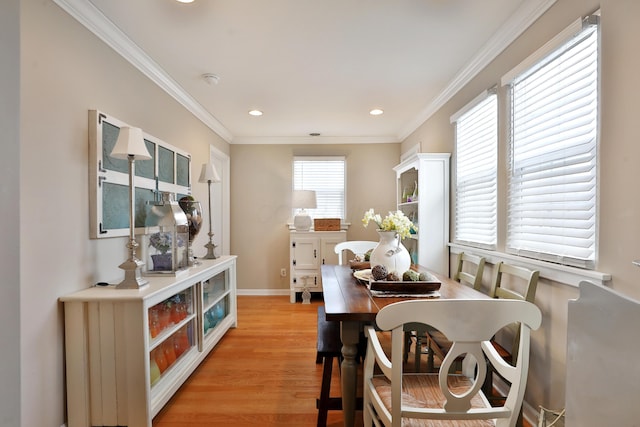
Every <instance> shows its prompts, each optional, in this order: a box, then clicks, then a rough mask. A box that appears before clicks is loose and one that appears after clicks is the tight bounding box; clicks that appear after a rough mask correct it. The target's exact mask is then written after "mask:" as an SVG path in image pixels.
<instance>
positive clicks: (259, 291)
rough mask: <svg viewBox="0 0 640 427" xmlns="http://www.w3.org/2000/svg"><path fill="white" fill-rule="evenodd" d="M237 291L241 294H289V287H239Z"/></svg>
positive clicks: (265, 295) (264, 295)
mask: <svg viewBox="0 0 640 427" xmlns="http://www.w3.org/2000/svg"><path fill="white" fill-rule="evenodd" d="M236 293H237V294H238V295H239V296H241V295H246V296H263V297H270V296H285V295H286V296H289V289H237V290H236Z"/></svg>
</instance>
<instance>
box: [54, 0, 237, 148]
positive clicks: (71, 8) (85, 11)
mask: <svg viewBox="0 0 640 427" xmlns="http://www.w3.org/2000/svg"><path fill="white" fill-rule="evenodd" d="M53 1H54V2H55V3H56V4H57V5H58V6H60V8H62V9H63V10H64V11H65V12H67V13H68V14H69V15H71V16H72V17H73V18H74V19H76V20H77V21H78V22H80V23H81V24H82V25H84V26H85V27H86V28H87V29H88V30H89V31H91V32H92V33H93V34H95V35H96V36H97V37H98V38H100V39H101V40H102V41H103V42H105V43H106V44H107V45H108V46H109V47H111V48H112V49H113V50H115V51H116V52H117V53H118V54H120V55H121V56H122V57H123V58H124V59H126V60H127V61H129V62H130V63H131V64H132V65H133V66H134V67H136V68H137V69H138V70H140V71H141V72H142V73H143V74H144V75H145V76H147V77H148V78H149V79H151V81H153V82H154V83H156V84H157V85H158V86H160V88H161V89H163V90H164V91H165V92H167V93H168V94H169V95H170V96H171V97H173V98H174V99H175V100H176V101H178V102H179V103H180V104H182V106H184V107H185V108H186V109H187V110H188V111H190V112H191V113H192V114H193V115H194V116H196V117H197V118H198V119H199V120H200V121H202V122H203V123H204V124H205V125H206V126H208V127H209V128H210V129H211V130H212V131H214V132H215V133H216V134H218V135H219V136H220V137H221V138H222V139H224V140H225V141H227V142H228V143H231V141H232V140H233V136H232V135H231V132H229V130H227V128H225V127H224V126H223V125H222V124H221V123H220V122H219V121H218V120H217V119H216V118H215V117H214V116H212V115H211V114H210V113H209V112H208V111H207V110H206V109H205V108H204V107H203V106H202V105H200V103H199V102H197V101H196V100H195V99H194V98H193V97H191V96H190V95H189V94H188V93H187V92H186V91H185V90H184V89H183V88H182V86H180V85H179V84H178V83H177V82H176V81H175V80H173V79H172V78H171V76H169V75H168V74H167V73H166V72H165V71H164V70H163V69H162V67H160V65H158V63H156V62H155V61H154V60H153V59H151V58H150V57H149V56H148V55H147V54H146V53H145V52H144V51H143V50H142V49H140V47H138V45H136V44H135V43H134V42H133V41H132V40H131V39H130V38H129V37H127V35H126V34H125V33H123V32H122V31H121V30H120V29H119V28H118V27H117V26H115V25H114V24H113V22H111V21H110V20H109V19H108V18H107V17H106V16H105V15H104V14H103V13H102V12H100V10H99V9H98V8H96V7H95V6H94V5H93V4H91V3H90V2H88V1H86V0H53Z"/></svg>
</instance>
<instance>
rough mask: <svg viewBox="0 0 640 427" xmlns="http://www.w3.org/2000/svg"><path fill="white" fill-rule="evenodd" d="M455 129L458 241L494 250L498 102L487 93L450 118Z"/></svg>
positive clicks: (456, 230)
mask: <svg viewBox="0 0 640 427" xmlns="http://www.w3.org/2000/svg"><path fill="white" fill-rule="evenodd" d="M451 121H452V122H455V129H456V152H455V154H456V163H455V164H456V210H455V241H456V242H457V243H463V244H467V245H471V246H476V247H482V248H485V249H495V248H496V241H497V200H498V173H497V165H498V100H497V96H496V93H495V91H491V92H485V93H483V94H482V95H480V97H478V98H476V99H475V100H474V101H472V102H471V103H470V104H469V105H467V106H466V107H464V108H463V109H462V110H461V111H460V112H458V113H457V114H455V115H454V116H452V117H451Z"/></svg>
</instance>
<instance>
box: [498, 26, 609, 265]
mask: <svg viewBox="0 0 640 427" xmlns="http://www.w3.org/2000/svg"><path fill="white" fill-rule="evenodd" d="M598 24H599V23H598V17H597V16H589V17H586V18H584V19H583V18H581V19H578V20H576V21H574V22H573V23H572V24H571V25H570V26H569V27H568V28H567V29H565V30H564V31H563V32H561V33H560V34H559V35H558V36H556V37H555V38H554V39H552V40H551V41H550V42H549V43H547V44H546V45H545V46H543V47H542V48H541V49H539V50H538V51H536V52H535V53H534V54H533V55H531V56H530V57H528V58H527V59H525V61H523V62H522V63H521V64H519V65H518V66H517V67H515V68H514V69H513V70H511V71H510V72H509V73H507V74H506V75H505V76H504V77H503V78H502V84H503V85H504V86H507V87H508V91H507V92H508V101H509V102H508V103H509V117H508V133H509V141H508V143H507V150H508V161H507V169H508V171H507V172H508V174H507V176H508V179H507V195H506V200H507V218H506V219H507V224H506V241H505V250H506V252H507V253H509V254H513V255H517V256H522V257H527V258H533V259H537V260H541V261H547V262H553V263H558V264H561V265H567V266H572V267H578V268H584V269H591V270H592V269H594V268H595V266H596V263H597V259H598V258H597V252H598V199H599V194H598V193H599V192H598V182H597V181H598V164H599V161H598V160H599V159H598V151H599V150H598V146H599V129H598V128H599V117H600V110H599V106H600V93H599V61H600V41H599V28H598ZM588 32H591V34H589V33H588ZM591 36H594V37H596V40H595V43H596V45H595V53H594V54H595V55H596V59H595V64H594V65H592V67H593V66H595V72H594V74H593V75H595V81H589V80H588V79H586V78H585V81H587V82H588V83H589V84H590V86H591V87H592V88H593V91H592V93H594V95H591V96H593V98H594V103H595V108H594V109H591V110H589V111H590V112H589V114H591V115H594V116H595V117H594V120H593V121H592V122H593V125H592V127H588V132H587V135H589V138H591V139H588V141H587V142H584V141H582V140H580V141H579V142H573V145H571V148H572V149H575V147H579V146H586V147H588V148H589V149H588V150H585V152H584V154H583V156H584V157H585V158H586V159H587V160H588V161H587V162H586V165H585V168H588V169H590V171H589V172H588V173H585V174H584V175H585V176H587V177H588V179H587V180H585V181H582V182H585V185H586V186H587V187H588V188H590V189H589V190H588V191H586V192H585V193H586V195H589V196H590V198H589V200H588V201H583V202H582V203H583V204H585V205H587V208H586V209H585V208H582V209H584V210H585V212H586V214H585V216H589V215H588V214H589V213H590V212H592V213H593V215H592V218H589V219H588V220H580V221H576V222H577V223H578V224H579V225H578V226H579V227H581V228H578V229H576V230H578V231H580V230H584V231H582V233H581V234H582V235H583V236H580V237H574V236H578V234H579V233H578V231H574V232H572V230H574V229H573V227H568V225H569V224H570V220H569V219H567V218H571V217H570V216H567V215H568V214H564V215H563V212H576V211H577V210H578V209H580V208H581V207H580V206H578V202H577V201H575V202H572V203H573V205H574V207H561V208H559V209H558V211H557V212H559V214H558V215H557V216H556V215H553V218H551V219H541V217H542V216H543V215H542V213H536V212H537V211H536V209H538V208H535V207H533V206H532V205H529V206H531V207H529V208H527V207H526V206H527V203H526V200H527V199H526V198H523V197H526V195H527V194H531V193H530V192H531V190H527V189H526V188H527V187H526V185H527V183H530V184H529V185H533V186H540V187H539V188H540V189H541V190H542V189H543V188H551V189H553V187H542V186H541V184H539V182H543V181H540V179H539V178H534V175H533V173H531V172H530V171H529V170H526V169H519V166H520V165H516V161H517V158H516V157H520V158H522V156H518V154H517V152H516V148H515V145H514V144H518V142H519V141H524V142H522V144H525V145H519V146H518V147H519V148H517V150H518V151H521V150H522V147H529V146H534V143H532V142H530V140H524V139H522V140H516V138H519V137H518V136H516V134H515V130H514V129H516V126H518V125H516V124H514V120H516V118H515V117H514V115H515V113H514V108H515V107H514V106H515V105H516V104H515V103H516V102H517V101H516V100H514V90H515V89H514V87H515V86H516V85H517V84H519V83H520V81H526V80H527V79H528V78H531V79H532V80H533V76H535V74H536V71H539V70H542V69H545V68H546V67H547V65H548V64H551V63H553V61H557V60H558V59H559V58H563V55H564V54H565V53H573V52H575V50H573V49H574V48H575V47H576V46H578V45H579V44H580V43H582V42H583V41H584V40H588V38H589V37H591ZM565 59H566V58H565ZM565 63H566V61H564V59H563V62H561V63H559V64H558V65H565ZM565 80H566V79H565ZM565 80H562V81H563V82H565ZM543 81H548V80H543ZM581 82H582V80H581ZM536 89H538V90H540V87H539V86H536ZM525 99H529V98H525ZM562 99H563V101H562V102H563V104H562V105H566V104H567V103H568V102H567V101H566V98H562ZM581 99H582V98H581ZM523 104H524V103H522V104H518V105H523ZM556 110H557V109H556ZM556 110H554V111H556ZM574 110H575V107H574V109H573V110H571V111H574ZM536 114H537V113H536ZM557 116H558V114H556V117H557ZM587 116H588V115H587ZM542 123H545V126H546V127H545V129H554V130H555V129H561V130H562V131H564V130H565V129H566V127H565V126H563V127H562V128H557V127H556V128H554V127H553V126H551V125H549V122H545V121H542ZM527 124H528V122H527ZM559 133H561V132H560V131H556V134H559ZM532 135H536V138H537V139H536V140H535V141H539V139H540V135H542V132H537V133H532ZM567 140H568V139H567V138H563V139H558V140H557V141H558V142H555V143H554V144H560V141H567ZM539 146H540V147H542V148H541V149H540V151H541V152H543V154H540V155H536V156H533V157H532V158H533V159H536V158H537V159H541V160H539V161H538V162H539V164H540V165H542V166H540V167H539V168H540V169H543V171H545V173H546V175H550V174H551V173H552V172H555V171H559V170H561V167H560V166H558V167H553V168H550V167H548V166H549V165H550V164H551V162H550V161H549V160H548V159H551V158H552V152H553V150H551V149H550V147H551V145H539ZM553 146H554V147H555V146H556V145H553ZM563 159H566V157H563ZM593 163H595V164H593ZM592 164H593V166H592V167H591V168H589V165H592ZM518 170H521V171H522V173H521V174H520V175H518V176H519V177H520V178H518V177H517V176H516V173H517V171H518ZM561 176H562V177H565V178H570V177H574V176H578V174H576V173H573V172H570V171H567V172H566V173H564V174H562V175H561ZM547 181H549V182H550V184H549V185H558V191H565V192H566V191H567V189H566V187H565V188H564V189H563V188H562V185H566V184H555V182H557V181H558V180H557V179H551V178H547V179H546V180H545V181H544V182H545V186H546V185H547V184H546V182H547ZM523 185H524V186H523ZM522 191H526V193H522ZM544 191H546V193H544V194H546V195H547V196H548V197H551V198H557V195H559V194H560V195H561V194H563V193H562V192H560V193H558V192H557V191H553V190H552V191H549V190H544ZM566 194H573V193H569V192H567V193H566ZM591 194H593V196H591ZM538 199H539V197H538ZM538 199H536V200H538ZM565 199H566V198H565ZM531 200H533V199H531ZM548 203H552V202H548ZM563 203H565V202H563ZM558 204H560V203H558ZM548 206H552V205H551V204H549V205H548ZM523 207H524V208H525V209H532V210H529V211H527V212H528V213H525V214H524V215H522V214H517V212H522V208H523ZM544 210H545V211H546V212H547V213H545V214H544V215H548V216H549V217H551V216H552V215H551V214H550V213H549V212H554V214H555V211H556V210H555V209H550V208H548V207H547V208H545V209H544ZM541 212H542V211H541ZM554 218H556V219H554ZM550 221H555V222H556V223H558V224H560V226H559V227H555V226H554V227H549V226H548V224H549V222H550ZM527 223H531V224H533V225H527ZM584 227H588V228H584ZM554 228H556V229H558V228H562V230H563V231H562V232H561V233H553V232H552V231H553V229H554ZM591 230H592V232H591ZM572 234H573V235H574V236H572ZM561 239H565V240H564V241H565V242H572V244H573V245H574V246H571V245H568V244H566V243H565V244H559V243H556V244H555V248H554V243H552V242H553V241H554V240H561ZM574 242H576V243H574ZM585 244H589V245H590V246H588V247H587V249H586V250H584V248H581V246H580V245H585ZM560 248H564V249H560ZM581 252H582V253H583V254H584V255H582V254H581Z"/></svg>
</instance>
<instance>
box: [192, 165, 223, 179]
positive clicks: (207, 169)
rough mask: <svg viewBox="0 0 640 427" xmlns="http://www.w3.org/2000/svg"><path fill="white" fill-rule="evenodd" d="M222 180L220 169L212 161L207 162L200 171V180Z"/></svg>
mask: <svg viewBox="0 0 640 427" xmlns="http://www.w3.org/2000/svg"><path fill="white" fill-rule="evenodd" d="M220 181H221V179H220V175H218V171H217V170H216V167H215V166H214V165H213V164H212V163H205V164H203V165H202V170H201V171H200V179H198V182H211V183H213V182H220Z"/></svg>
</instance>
